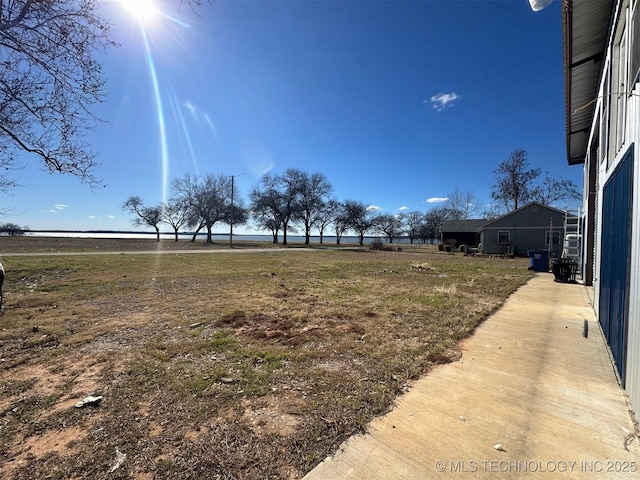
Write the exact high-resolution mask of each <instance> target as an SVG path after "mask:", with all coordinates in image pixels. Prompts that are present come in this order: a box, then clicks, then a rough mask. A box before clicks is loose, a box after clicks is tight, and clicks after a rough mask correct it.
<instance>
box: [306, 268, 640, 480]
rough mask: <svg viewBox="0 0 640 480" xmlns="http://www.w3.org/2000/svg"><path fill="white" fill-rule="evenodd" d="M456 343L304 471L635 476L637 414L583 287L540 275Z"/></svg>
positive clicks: (386, 475) (374, 475)
mask: <svg viewBox="0 0 640 480" xmlns="http://www.w3.org/2000/svg"><path fill="white" fill-rule="evenodd" d="M585 319H586V320H588V326H589V332H588V337H587V338H584V337H583V325H584V320H585ZM462 348H463V356H462V358H461V359H460V361H458V362H455V363H451V364H448V365H443V366H440V367H437V368H435V369H434V370H432V371H431V372H429V374H428V375H427V376H425V377H424V378H423V379H421V380H419V381H418V382H416V383H415V385H414V386H413V388H412V389H411V390H410V391H409V393H407V394H405V395H403V396H401V397H399V399H398V401H397V406H396V408H394V409H393V410H392V411H391V412H390V413H389V414H387V415H385V416H384V417H381V418H379V419H377V420H374V421H373V422H372V423H371V425H370V428H369V433H368V434H367V435H358V436H355V437H352V438H351V439H349V440H348V441H347V442H345V444H344V445H343V446H342V447H341V449H340V451H339V452H337V453H336V454H335V455H334V456H332V457H329V458H327V459H326V460H324V461H323V462H322V463H321V464H319V465H318V466H317V467H316V468H315V469H314V470H312V471H311V472H310V473H309V474H308V475H307V476H306V477H305V479H307V480H315V479H321V480H329V479H363V480H364V479H366V480H375V479H381V480H382V479H384V480H388V479H394V480H395V479H430V478H456V479H464V478H468V479H475V478H490V479H497V478H536V479H537V478H593V479H596V478H597V479H606V478H610V479H622V478H634V479H635V478H640V473H638V472H639V471H640V442H639V441H638V439H637V438H634V437H629V438H626V437H627V436H628V435H629V434H630V433H632V432H633V431H634V426H633V422H632V419H631V415H630V413H629V409H628V405H627V403H626V399H625V396H624V393H623V390H622V388H621V387H620V386H619V384H618V382H617V380H616V376H615V373H614V370H613V367H612V363H611V361H610V358H609V354H608V351H607V348H606V346H605V343H604V340H603V337H602V334H601V332H600V329H599V327H598V324H597V323H596V320H595V316H594V313H593V310H592V308H591V305H590V304H589V301H588V297H587V293H586V290H585V288H584V287H583V286H581V285H574V284H559V283H555V282H554V281H553V276H552V275H550V274H543V273H541V274H538V275H537V276H536V277H535V278H533V279H532V280H531V281H530V282H529V283H528V284H527V285H525V286H524V287H522V288H521V289H519V290H518V291H517V292H516V293H515V294H513V295H512V296H511V297H510V298H509V299H508V300H507V302H506V303H505V305H504V306H503V307H502V308H501V309H500V310H499V311H498V312H496V313H495V314H494V315H492V316H491V317H490V318H488V319H487V320H486V321H485V322H484V323H483V324H482V325H481V326H480V327H479V328H478V329H477V330H476V332H475V334H474V335H473V336H472V337H470V338H468V339H467V340H465V341H464V342H463V344H462ZM499 445H501V447H497V448H496V446H499Z"/></svg>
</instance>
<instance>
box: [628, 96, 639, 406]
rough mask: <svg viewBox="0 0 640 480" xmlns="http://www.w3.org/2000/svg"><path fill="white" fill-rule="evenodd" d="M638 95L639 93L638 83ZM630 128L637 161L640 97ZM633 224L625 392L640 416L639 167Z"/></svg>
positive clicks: (633, 108)
mask: <svg viewBox="0 0 640 480" xmlns="http://www.w3.org/2000/svg"><path fill="white" fill-rule="evenodd" d="M635 93H636V94H638V93H640V86H639V85H638V84H636V89H635ZM629 112H630V114H631V115H630V117H629V128H630V134H631V135H632V140H633V141H634V142H635V143H634V146H635V158H636V159H638V158H640V98H639V97H637V96H634V97H633V98H632V99H631V102H630V105H629ZM633 175H634V179H635V180H634V182H633V190H634V192H633V205H634V207H635V208H634V212H633V222H632V236H631V245H632V247H631V248H632V251H631V278H630V282H629V330H628V335H627V368H626V376H627V381H626V385H625V386H626V390H627V394H628V395H629V400H630V402H631V405H632V407H633V409H634V410H635V412H636V415H638V414H640V167H639V166H638V160H636V164H635V166H634V172H633Z"/></svg>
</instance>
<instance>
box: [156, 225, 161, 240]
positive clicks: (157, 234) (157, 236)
mask: <svg viewBox="0 0 640 480" xmlns="http://www.w3.org/2000/svg"><path fill="white" fill-rule="evenodd" d="M159 241H160V229H159V228H158V227H156V242H159Z"/></svg>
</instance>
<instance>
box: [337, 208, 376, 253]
mask: <svg viewBox="0 0 640 480" xmlns="http://www.w3.org/2000/svg"><path fill="white" fill-rule="evenodd" d="M344 208H345V215H346V218H347V221H348V225H349V228H351V229H352V230H354V231H355V232H356V233H357V234H358V239H359V244H360V245H364V236H365V235H366V233H367V232H368V231H369V230H371V228H373V226H374V225H375V216H374V213H373V210H371V209H370V208H369V207H367V206H366V205H365V204H364V203H362V202H358V201H356V200H347V201H346V202H344Z"/></svg>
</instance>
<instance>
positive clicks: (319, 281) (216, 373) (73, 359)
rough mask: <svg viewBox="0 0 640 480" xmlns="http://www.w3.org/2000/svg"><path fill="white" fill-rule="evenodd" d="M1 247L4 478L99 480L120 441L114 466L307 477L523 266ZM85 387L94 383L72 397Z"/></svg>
mask: <svg viewBox="0 0 640 480" xmlns="http://www.w3.org/2000/svg"><path fill="white" fill-rule="evenodd" d="M0 242H4V239H0ZM154 245H155V242H152V241H151V242H149V241H147V243H146V244H144V245H141V246H140V247H139V248H140V249H142V250H153V246H154ZM2 246H3V247H5V245H2ZM150 246H151V248H149V247H150ZM16 248H17V247H16ZM67 248H71V247H69V246H66V247H60V249H61V250H63V251H67V250H66V249H67ZM5 251H6V250H5ZM39 251H42V250H39ZM2 261H3V263H4V265H5V268H6V269H7V271H8V276H7V280H6V282H5V301H6V304H5V310H4V312H3V314H2V317H1V321H0V325H1V327H0V455H1V459H0V462H2V463H1V464H0V473H2V475H0V476H2V478H16V479H27V478H29V479H31V478H40V477H42V478H44V477H48V478H59V479H63V478H64V479H66V478H85V477H86V478H89V477H95V478H104V477H106V476H107V475H108V472H109V470H110V469H111V468H112V467H113V466H114V465H115V463H116V451H118V452H122V453H124V454H126V459H125V460H124V461H123V463H122V464H121V466H120V467H119V468H118V469H116V470H115V471H114V472H113V473H112V474H110V475H109V476H110V477H113V478H136V479H147V478H148V479H164V478H176V479H178V478H180V479H182V478H203V479H204V478H206V479H209V478H230V479H231V478H233V479H235V478H237V479H254V478H284V479H288V478H291V479H294V478H300V477H301V476H303V475H304V474H305V473H306V472H307V471H309V470H310V469H311V468H313V467H314V466H315V465H316V464H317V463H318V462H320V461H321V460H322V459H323V458H324V457H325V456H326V455H328V454H330V453H332V452H334V451H335V450H336V449H337V447H338V446H339V445H340V443H342V442H343V441H344V440H345V439H346V438H348V437H349V436H350V435H352V434H354V433H358V432H363V431H364V430H365V429H366V426H367V424H368V422H369V421H370V420H371V419H372V418H374V417H375V416H378V415H381V414H383V413H385V412H386V411H388V410H389V409H390V408H391V407H392V405H393V402H394V399H395V397H396V396H397V395H398V394H401V393H402V392H403V391H405V390H407V389H408V388H410V385H411V381H412V380H414V379H417V378H419V377H420V376H422V375H424V374H425V373H426V372H428V370H429V368H431V366H433V365H434V364H438V363H443V362H447V361H451V360H452V359H455V358H457V357H458V355H459V353H458V352H457V349H456V345H457V342H458V341H459V340H460V339H462V338H464V337H465V336H466V335H468V334H469V332H471V331H472V330H473V329H474V328H475V326H476V325H477V324H478V323H479V322H480V321H481V320H482V319H483V318H485V317H486V316H487V315H488V314H489V313H490V312H491V311H493V310H494V309H495V308H496V307H498V306H499V305H500V304H501V303H502V302H503V300H504V299H505V298H506V297H507V296H508V295H509V294H510V293H511V292H513V291H514V290H515V289H516V288H517V287H518V286H520V285H521V284H522V283H524V282H525V281H526V280H527V279H528V278H530V276H531V272H529V271H528V270H527V262H526V261H525V260H522V259H516V260H507V259H500V260H497V259H486V258H483V259H476V258H473V257H462V256H457V255H448V254H442V253H406V252H369V251H351V250H339V251H327V250H323V251H317V250H316V251H302V250H299V249H298V250H291V251H285V252H281V251H264V252H240V253H238V252H235V251H231V250H226V251H225V250H222V251H220V252H216V253H210V254H208V253H204V254H203V253H187V252H185V253H177V254H176V253H171V254H164V255H140V254H129V253H128V254H124V255H80V256H77V255H59V256H42V255H34V256H24V257H4V258H3V259H2ZM88 394H96V395H102V396H103V397H104V398H103V400H102V402H101V403H100V405H98V406H95V407H86V408H83V409H76V408H75V407H74V404H75V402H77V401H78V400H81V399H82V398H83V397H85V396H86V395H88Z"/></svg>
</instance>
